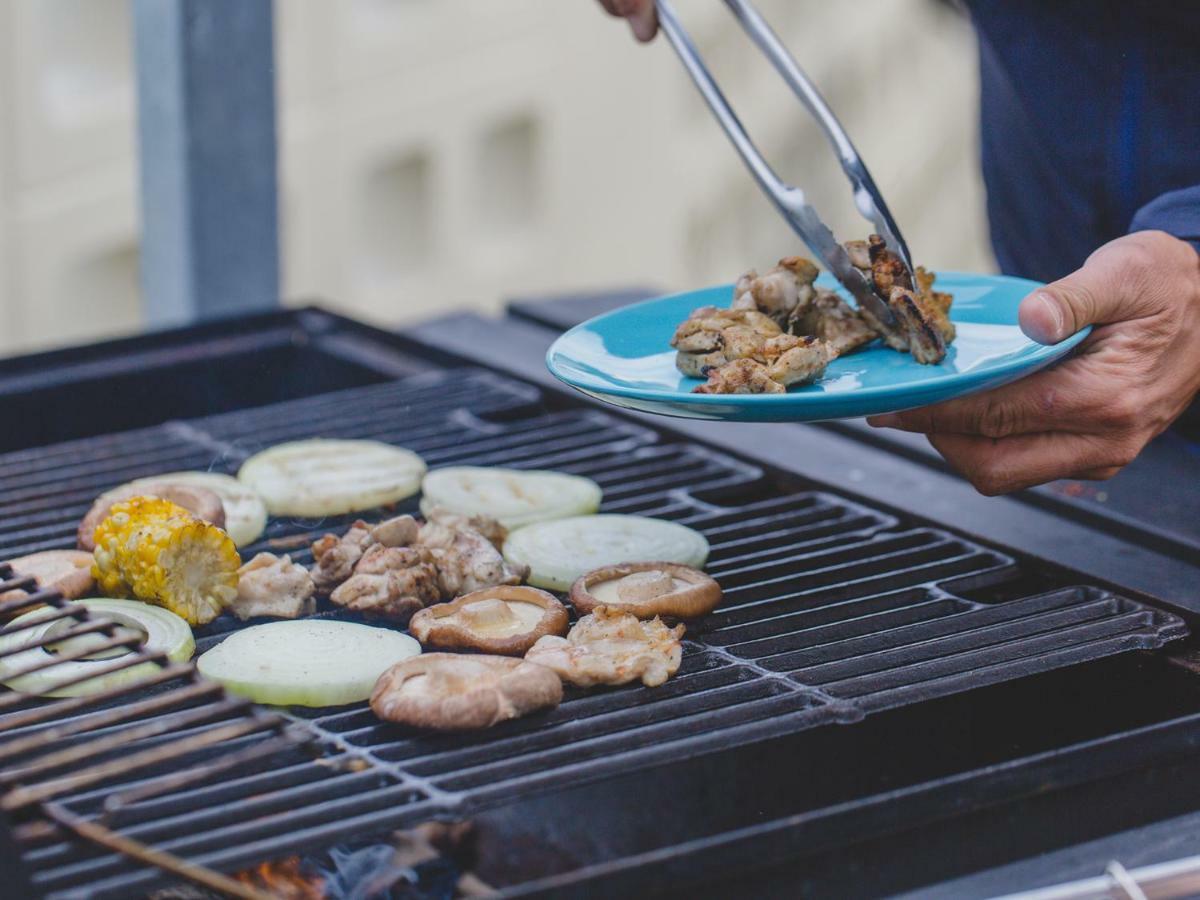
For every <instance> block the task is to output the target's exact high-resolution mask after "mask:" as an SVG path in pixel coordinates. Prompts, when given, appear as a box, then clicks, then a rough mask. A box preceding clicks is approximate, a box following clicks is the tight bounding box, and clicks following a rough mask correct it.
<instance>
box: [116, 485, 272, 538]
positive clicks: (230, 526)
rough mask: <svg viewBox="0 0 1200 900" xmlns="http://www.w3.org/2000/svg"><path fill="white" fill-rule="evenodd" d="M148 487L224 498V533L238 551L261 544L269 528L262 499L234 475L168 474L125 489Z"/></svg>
mask: <svg viewBox="0 0 1200 900" xmlns="http://www.w3.org/2000/svg"><path fill="white" fill-rule="evenodd" d="M144 484H190V485H193V486H195V487H202V488H208V489H209V490H210V491H212V492H213V493H214V494H216V495H217V496H218V497H220V498H221V505H222V506H223V507H225V526H224V531H225V533H226V534H227V535H229V536H230V537H231V538H232V539H233V542H234V543H235V544H237V546H238V547H245V546H246V545H247V544H251V543H253V542H254V541H256V540H258V537H259V536H260V535H261V534H262V533H263V530H264V529H266V527H267V507H266V504H264V503H263V499H262V497H260V496H259V495H258V493H257V492H256V491H255V490H254V489H253V488H251V487H249V486H247V485H245V484H243V483H242V482H240V481H238V480H237V479H236V478H234V477H233V476H232V475H225V474H224V473H222V472H166V473H165V474H162V475H152V476H150V477H149V478H138V479H136V480H134V481H131V482H129V484H128V485H122V487H138V486H139V485H144ZM106 493H108V492H106Z"/></svg>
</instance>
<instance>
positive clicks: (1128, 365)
mask: <svg viewBox="0 0 1200 900" xmlns="http://www.w3.org/2000/svg"><path fill="white" fill-rule="evenodd" d="M1019 319H1020V323H1021V330H1022V331H1024V332H1025V334H1027V335H1028V336H1029V337H1031V338H1032V339H1033V340H1035V341H1037V342H1038V343H1041V344H1053V343H1057V342H1058V341H1061V340H1063V339H1065V338H1067V337H1069V336H1070V335H1072V334H1074V333H1075V332H1076V331H1078V330H1079V329H1081V328H1083V327H1084V326H1085V325H1093V326H1095V327H1094V329H1093V331H1092V333H1091V334H1090V335H1089V336H1088V338H1087V340H1085V341H1084V342H1083V343H1082V344H1081V345H1080V347H1079V350H1078V352H1077V354H1076V355H1075V356H1072V357H1069V358H1068V359H1066V360H1064V361H1063V362H1061V363H1059V364H1058V365H1057V366H1054V367H1053V368H1051V369H1047V370H1046V371H1043V372H1038V373H1036V374H1034V375H1031V376H1029V377H1028V378H1024V379H1022V380H1020V381H1017V382H1014V383H1012V384H1009V385H1005V386H1003V387H999V388H996V389H995V390H993V391H988V392H986V393H983V394H977V395H975V396H971V397H962V398H960V399H957V400H949V401H947V402H945V403H939V404H937V405H936V406H928V407H925V408H923V409H914V410H909V411H908V412H902V413H893V414H889V415H883V416H872V417H871V418H869V419H868V420H867V421H868V422H869V423H870V424H871V425H874V426H876V427H880V428H899V429H901V430H903V431H913V432H921V433H924V434H925V435H927V436H928V437H929V442H930V443H931V444H932V445H933V447H934V449H935V450H937V451H938V453H940V454H941V455H942V456H943V457H944V458H945V460H946V461H947V462H948V463H950V465H952V466H953V467H954V468H955V469H957V470H958V471H959V472H961V473H962V474H963V475H964V476H965V477H966V478H967V479H968V480H969V481H970V482H971V483H972V484H973V485H974V486H975V487H976V489H978V490H979V491H980V492H981V493H983V494H988V495H995V494H1004V493H1008V492H1009V491H1015V490H1020V489H1021V488H1026V487H1030V486H1031V485H1035V484H1042V483H1043V482H1046V481H1052V480H1054V479H1056V478H1085V479H1105V478H1111V477H1112V476H1113V475H1115V474H1116V473H1117V472H1119V471H1120V470H1121V469H1122V468H1123V467H1124V466H1125V465H1127V464H1128V463H1130V462H1131V461H1132V460H1133V459H1134V458H1135V457H1136V456H1137V455H1138V453H1140V452H1141V450H1142V448H1143V447H1145V446H1146V444H1147V443H1148V442H1149V441H1150V440H1151V439H1152V438H1154V437H1155V436H1156V435H1158V434H1159V433H1161V432H1162V431H1163V430H1164V429H1166V428H1167V426H1168V425H1170V424H1171V422H1172V421H1174V420H1175V419H1176V418H1177V417H1178V416H1179V415H1180V414H1181V413H1182V412H1183V411H1184V410H1185V409H1186V408H1187V406H1188V404H1189V403H1190V402H1191V400H1192V398H1193V397H1194V396H1195V395H1196V392H1197V391H1198V390H1200V254H1197V253H1196V251H1195V249H1193V248H1192V246H1191V245H1190V244H1186V243H1184V242H1183V241H1180V240H1178V239H1176V238H1174V237H1171V236H1170V235H1168V234H1166V233H1165V232H1162V231H1139V232H1135V233H1133V234H1130V235H1126V236H1125V237H1122V238H1118V239H1117V240H1115V241H1111V242H1110V243H1108V244H1105V245H1104V246H1103V247H1101V248H1100V249H1098V250H1097V251H1096V252H1095V253H1093V254H1092V255H1091V256H1089V257H1088V259H1087V261H1086V262H1085V263H1084V264H1083V267H1082V268H1080V269H1079V270H1077V271H1075V272H1073V273H1071V274H1070V275H1068V276H1067V277H1066V278H1063V279H1061V280H1060V281H1056V282H1054V283H1053V284H1049V285H1046V287H1044V288H1039V289H1038V290H1036V291H1034V292H1033V293H1032V294H1030V295H1029V296H1028V297H1026V298H1025V299H1024V300H1022V301H1021V306H1020V312H1019Z"/></svg>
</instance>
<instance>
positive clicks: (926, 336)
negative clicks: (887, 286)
mask: <svg viewBox="0 0 1200 900" xmlns="http://www.w3.org/2000/svg"><path fill="white" fill-rule="evenodd" d="M888 306H890V307H891V309H892V313H893V314H894V315H895V316H896V321H898V322H899V323H900V325H901V326H902V327H903V329H904V332H905V334H906V335H907V338H908V349H909V352H910V353H912V356H913V359H915V360H916V361H917V362H919V363H921V364H922V365H932V364H934V363H940V362H941V361H942V360H943V359H945V358H946V340H945V338H943V337H942V332H941V330H940V328H939V327H938V324H937V319H938V318H939V317H940V318H942V319H944V318H945V316H944V315H942V313H941V310H939V309H937V308H936V307H935V306H934V305H933V304H932V303H930V302H929V301H928V300H926V299H925V298H924V297H920V296H918V295H916V294H914V293H913V292H912V291H910V290H908V289H907V288H902V287H900V286H899V285H896V286H895V287H893V288H892V293H891V296H890V297H889V298H888ZM947 324H949V323H947Z"/></svg>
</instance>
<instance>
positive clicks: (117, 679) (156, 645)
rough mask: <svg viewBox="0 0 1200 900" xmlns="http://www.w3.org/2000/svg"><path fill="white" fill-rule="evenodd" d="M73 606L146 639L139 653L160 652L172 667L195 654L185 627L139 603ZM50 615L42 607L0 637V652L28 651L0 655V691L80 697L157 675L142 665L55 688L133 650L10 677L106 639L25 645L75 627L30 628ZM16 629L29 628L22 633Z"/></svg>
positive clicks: (62, 622) (55, 623) (48, 624)
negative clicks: (2, 687) (0, 689)
mask: <svg viewBox="0 0 1200 900" xmlns="http://www.w3.org/2000/svg"><path fill="white" fill-rule="evenodd" d="M74 602H75V603H78V604H79V605H80V606H86V607H87V608H88V611H89V612H90V613H91V614H92V615H93V616H94V617H95V618H97V619H108V620H110V621H113V622H116V623H117V624H118V625H121V626H123V627H124V628H125V629H129V630H132V631H140V632H141V633H142V634H144V635H145V636H146V639H145V643H144V644H143V649H144V650H145V651H147V652H150V653H155V652H158V653H164V654H166V656H167V658H168V659H170V660H171V661H172V662H184V661H185V660H188V659H191V657H192V652H193V651H194V650H195V649H196V642H195V641H194V640H193V639H192V629H191V628H189V627H188V623H187V622H185V621H184V620H183V619H182V618H180V617H179V616H177V615H175V613H173V612H171V611H170V610H166V609H162V608H161V607H158V606H150V605H148V604H146V603H139V602H137V601H136V600H110V599H107V598H103V597H96V598H89V599H84V600H76V601H74ZM53 612H54V610H52V609H48V608H42V609H37V610H34V611H33V612H28V613H25V614H24V615H22V616H17V618H15V619H13V620H12V622H10V623H9V624H8V626H7V629H8V630H9V633H8V634H4V635H0V653H4V652H6V651H10V650H15V649H16V648H18V647H23V646H26V647H28V649H26V650H23V651H21V652H19V653H14V654H13V655H11V656H0V682H2V683H3V684H4V685H5V687H8V688H11V689H12V690H14V691H20V692H21V693H24V694H34V695H37V696H41V697H83V696H86V695H88V694H97V693H100V692H101V691H107V690H109V689H110V688H114V687H117V686H118V685H122V684H127V683H128V682H131V681H136V680H138V679H140V678H145V677H147V676H149V675H153V674H154V673H155V672H158V671H159V666H158V665H156V664H155V663H149V662H148V663H143V664H141V665H137V666H130V667H129V668H127V669H121V670H119V671H117V672H109V673H108V674H106V675H97V676H96V677H93V678H89V679H88V680H86V681H81V682H79V683H78V684H72V685H69V686H67V687H62V688H56V687H55V685H58V684H61V683H63V682H64V681H73V680H75V679H76V678H83V677H84V676H86V675H88V673H89V672H95V671H96V670H97V669H103V668H104V667H106V666H110V665H112V664H113V663H114V662H115V661H116V660H118V659H119V658H120V657H121V656H124V655H127V654H128V653H132V652H135V650H134V649H130V650H124V649H121V648H116V649H110V650H107V651H104V652H101V653H97V654H96V655H95V656H94V657H85V658H83V659H77V660H71V661H68V662H60V663H58V664H57V665H54V666H51V667H49V668H46V669H42V670H40V671H37V672H31V673H29V674H28V675H17V676H16V677H14V675H16V673H17V672H20V671H22V670H24V669H27V668H30V667H32V666H35V665H38V664H40V663H49V662H51V661H53V660H54V659H56V658H57V655H58V654H67V653H76V652H78V651H80V650H84V649H86V648H87V647H89V646H96V645H98V644H100V643H102V642H104V641H106V640H108V639H109V637H108V636H107V635H104V634H100V633H93V634H86V635H79V636H78V637H69V638H64V639H63V640H61V641H59V642H57V643H54V644H50V645H49V646H40V647H32V646H28V645H30V644H35V643H37V642H39V641H42V640H44V639H45V638H46V637H51V638H52V637H54V636H55V635H57V634H62V633H65V632H68V631H70V630H71V629H72V628H74V627H75V626H76V624H77V623H76V622H75V620H74V619H54V620H51V621H42V622H41V624H36V623H38V622H39V620H45V619H47V617H48V616H49V615H50V614H52V613H53ZM22 625H28V626H29V627H26V628H22V627H21V626H22ZM14 629H20V630H14Z"/></svg>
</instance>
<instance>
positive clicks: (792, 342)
mask: <svg viewBox="0 0 1200 900" xmlns="http://www.w3.org/2000/svg"><path fill="white" fill-rule="evenodd" d="M834 355H835V354H834V353H833V352H832V350H831V349H830V347H829V345H828V344H827V343H825V342H824V341H822V340H820V339H818V338H815V337H813V336H812V335H805V336H804V337H796V336H795V335H792V334H784V335H780V336H779V337H777V338H771V339H770V340H769V341H767V342H766V345H765V346H764V347H763V356H764V357H765V358H766V360H767V375H768V376H769V377H770V378H771V380H772V381H776V382H778V383H779V384H781V385H783V386H784V387H785V388H786V387H790V386H791V385H793V384H808V383H809V382H811V381H816V380H817V379H818V378H820V377H821V375H822V373H824V371H825V367H826V366H828V365H829V361H830V360H831V359H833V357H834Z"/></svg>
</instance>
